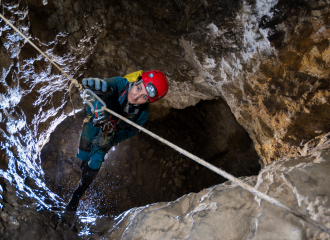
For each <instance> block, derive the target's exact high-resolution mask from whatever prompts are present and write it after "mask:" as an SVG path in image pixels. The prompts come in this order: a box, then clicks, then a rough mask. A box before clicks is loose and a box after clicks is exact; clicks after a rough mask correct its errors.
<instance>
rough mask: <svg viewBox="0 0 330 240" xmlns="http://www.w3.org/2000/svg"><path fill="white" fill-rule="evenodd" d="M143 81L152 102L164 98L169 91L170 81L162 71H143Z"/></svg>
mask: <svg viewBox="0 0 330 240" xmlns="http://www.w3.org/2000/svg"><path fill="white" fill-rule="evenodd" d="M142 82H143V85H144V87H145V88H146V91H147V94H148V97H149V100H150V102H152V103H153V102H156V101H158V100H160V99H161V98H163V97H164V96H165V95H166V93H167V91H168V81H167V79H166V76H165V74H164V73H162V72H161V71H158V70H150V71H147V72H144V73H142Z"/></svg>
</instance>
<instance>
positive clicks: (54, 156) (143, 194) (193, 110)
mask: <svg viewBox="0 0 330 240" xmlns="http://www.w3.org/2000/svg"><path fill="white" fill-rule="evenodd" d="M85 115H86V113H85V111H82V112H80V113H79V114H77V117H76V118H73V117H70V118H67V119H66V120H65V121H63V122H62V123H61V124H60V125H59V126H58V127H57V128H56V129H55V131H54V133H52V134H51V137H50V141H49V142H48V143H47V144H46V145H45V147H44V148H43V150H42V151H41V166H42V168H43V170H44V172H45V182H46V185H47V187H49V189H50V190H51V191H52V192H54V193H57V194H58V195H59V196H60V197H62V198H63V199H64V200H65V202H68V201H69V199H70V197H71V194H72V192H73V190H74V189H75V188H76V186H77V183H78V182H79V180H80V176H81V170H80V168H79V166H80V160H79V159H77V158H75V155H76V152H77V149H78V143H79V137H80V133H81V129H82V126H81V124H82V120H83V119H84V117H85ZM145 127H146V128H147V129H148V130H150V131H152V132H154V133H156V134H158V135H159V136H160V137H163V138H164V139H166V140H168V141H170V142H172V143H174V144H176V145H178V146H179V147H181V148H183V149H185V150H187V151H188V152H191V153H192V154H194V155H196V156H198V157H200V158H202V159H204V160H206V161H207V162H209V163H211V164H213V165H215V166H217V167H220V168H222V169H224V170H225V171H228V172H230V173H231V174H233V175H234V176H237V177H239V176H251V175H255V174H258V172H259V170H260V164H259V157H258V155H257V153H256V151H255V150H254V148H253V144H252V141H251V139H250V138H249V136H248V134H247V132H246V131H245V130H244V129H243V128H242V127H241V126H240V125H239V124H238V123H237V122H236V120H235V117H234V116H233V114H232V113H231V112H230V109H229V107H228V105H227V104H226V103H225V102H224V101H223V100H222V99H218V100H212V101H204V102H201V103H199V104H197V105H196V106H195V107H188V108H186V109H184V110H174V109H173V110H170V113H168V114H167V115H166V117H164V118H162V119H158V120H154V121H149V122H147V123H146V125H145ZM224 181H225V179H224V178H223V177H221V176H219V175H217V174H215V173H213V172H212V171H210V170H208V169H206V168H205V167H203V166H201V165H199V164H197V163H196V162H194V161H193V160H191V159H190V158H188V157H186V156H184V155H181V154H179V153H178V152H176V151H175V150H173V149H171V148H169V147H168V146H167V145H165V144H163V143H160V142H159V141H158V140H156V139H153V138H151V137H150V136H148V135H146V134H145V133H143V132H140V133H139V134H138V135H137V136H136V137H134V138H133V139H130V140H127V141H124V142H122V143H120V144H119V145H118V146H116V147H115V148H114V149H112V150H110V151H109V153H108V154H107V156H106V157H105V161H104V163H103V164H102V168H101V170H100V172H99V174H98V175H97V179H96V180H95V181H94V183H93V184H92V185H91V186H90V189H89V190H88V191H87V192H86V193H85V196H84V197H83V199H82V201H81V204H80V208H79V209H81V210H89V211H94V212H95V210H96V211H98V212H99V213H101V214H107V215H109V216H116V215H118V214H119V213H121V212H123V211H126V210H128V209H130V208H132V207H138V206H143V205H146V204H151V203H155V202H166V201H172V200H175V199H177V198H178V197H180V196H182V195H184V194H187V193H189V192H198V191H200V190H202V189H204V188H206V187H209V186H212V185H215V184H219V183H222V182H224Z"/></svg>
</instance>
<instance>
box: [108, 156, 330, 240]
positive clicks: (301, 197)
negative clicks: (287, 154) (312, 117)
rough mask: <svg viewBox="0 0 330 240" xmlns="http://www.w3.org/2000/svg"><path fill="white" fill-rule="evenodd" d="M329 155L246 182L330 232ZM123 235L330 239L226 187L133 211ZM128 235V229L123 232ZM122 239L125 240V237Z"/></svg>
mask: <svg viewBox="0 0 330 240" xmlns="http://www.w3.org/2000/svg"><path fill="white" fill-rule="evenodd" d="M329 171H330V151H329V150H324V151H319V152H315V153H314V154H313V155H312V156H309V157H295V158H284V159H281V160H279V161H278V162H276V163H272V164H270V165H269V166H267V167H265V168H264V169H263V170H262V171H261V172H260V174H259V176H256V177H247V178H243V180H244V181H245V182H246V183H248V184H250V185H252V186H254V185H255V186H256V187H257V188H258V189H259V190H261V191H263V192H265V193H267V194H268V195H270V196H272V197H274V198H276V199H278V200H280V201H281V202H283V203H285V204H287V205H288V206H289V207H292V208H294V209H297V210H298V211H300V212H302V213H304V214H307V215H308V216H309V217H310V218H312V219H314V220H315V221H317V222H319V223H321V224H324V225H326V226H328V227H329V226H330V216H329V213H330V203H329V199H328V197H329V195H330V191H329V188H328V187H327V186H328V181H329V174H328V173H329ZM125 218H126V219H125V220H123V223H122V224H121V225H120V227H119V229H114V230H113V231H111V233H110V234H109V235H105V237H108V238H109V239H112V236H117V238H118V236H120V237H121V238H120V237H119V238H120V239H140V238H143V239H188V238H189V239H246V238H249V239H330V236H329V235H327V234H325V233H323V232H320V231H318V230H317V229H315V228H314V227H312V226H311V225H309V224H307V223H306V222H303V221H302V220H300V219H298V218H296V217H294V216H293V215H291V214H289V213H286V212H284V211H283V210H281V209H279V208H277V207H275V206H273V205H271V204H269V203H268V202H265V201H264V200H261V201H260V199H258V198H257V197H254V195H252V194H251V193H249V192H247V191H245V190H243V189H242V188H240V187H238V186H237V185H235V184H232V183H230V182H226V183H224V184H221V185H217V186H215V187H211V188H208V189H205V190H203V191H201V192H199V193H190V194H188V195H185V196H183V197H181V198H179V199H177V200H176V201H173V202H169V203H168V204H164V203H157V204H153V205H150V206H149V205H148V206H146V207H141V208H137V209H132V210H130V211H128V212H127V216H126V217H125ZM123 229H125V230H124V231H123ZM121 234H122V235H121Z"/></svg>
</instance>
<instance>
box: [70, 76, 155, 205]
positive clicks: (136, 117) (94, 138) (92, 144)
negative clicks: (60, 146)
mask: <svg viewBox="0 0 330 240" xmlns="http://www.w3.org/2000/svg"><path fill="white" fill-rule="evenodd" d="M104 81H105V82H106V83H107V87H108V89H111V90H112V91H111V93H109V94H107V95H104V96H102V97H101V98H102V100H103V101H104V102H105V104H106V105H107V108H109V109H111V110H113V111H115V112H116V113H119V114H120V115H122V116H124V117H127V118H128V119H129V120H131V121H132V122H134V123H136V124H138V125H142V124H144V123H145V122H146V121H147V119H148V116H149V110H150V103H149V102H148V103H145V104H142V105H136V106H134V105H131V104H129V103H128V101H127V95H128V92H129V91H130V88H131V87H132V85H133V83H130V82H129V81H128V80H127V79H126V78H122V77H113V78H106V79H104ZM93 106H94V108H95V109H101V107H102V104H101V103H100V102H99V101H96V102H94V103H93ZM87 113H88V115H89V114H91V108H90V107H89V106H88V107H87ZM105 115H106V118H107V119H111V120H115V121H116V120H118V119H117V118H115V117H114V116H112V115H111V114H110V113H108V112H105ZM95 117H96V118H97V117H98V116H96V114H95V116H92V118H91V119H90V120H91V121H93V118H95ZM115 124H116V129H117V131H115V134H114V135H113V138H111V140H109V141H106V142H105V143H104V141H103V142H102V144H101V146H100V144H99V137H100V133H102V130H101V128H98V127H96V126H94V125H93V123H91V122H88V123H85V124H84V126H83V130H82V133H81V136H80V142H79V147H78V154H77V158H79V159H80V160H82V164H81V166H80V167H81V169H82V174H81V179H80V181H79V184H78V187H77V188H76V190H75V191H74V192H73V194H72V197H71V200H70V202H69V204H68V205H67V206H66V210H69V211H76V210H77V208H78V204H79V200H80V198H81V197H82V196H83V194H84V192H85V191H86V189H87V188H88V186H89V185H90V184H91V183H92V181H93V180H94V178H95V177H96V175H97V173H98V171H99V169H100V167H101V164H102V162H103V161H104V156H105V154H106V153H107V152H108V151H109V150H110V148H111V147H112V146H113V145H114V144H116V143H119V142H122V141H124V140H126V139H128V138H131V137H133V136H135V135H136V134H137V133H138V129H136V128H134V127H133V126H131V125H129V124H127V123H126V122H125V121H120V120H118V121H117V122H115ZM86 163H88V164H86Z"/></svg>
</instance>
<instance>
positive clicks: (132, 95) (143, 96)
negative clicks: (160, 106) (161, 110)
mask: <svg viewBox="0 0 330 240" xmlns="http://www.w3.org/2000/svg"><path fill="white" fill-rule="evenodd" d="M127 100H128V102H129V103H130V104H138V105H140V104H144V103H146V102H148V101H149V98H148V95H147V91H146V88H145V87H144V84H143V82H141V83H140V84H138V85H135V86H134V87H132V88H131V91H130V92H129V93H128V96H127Z"/></svg>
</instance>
